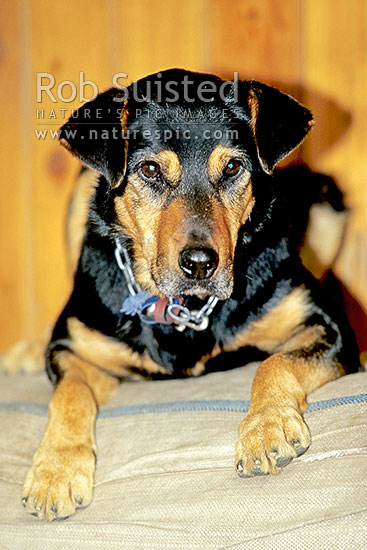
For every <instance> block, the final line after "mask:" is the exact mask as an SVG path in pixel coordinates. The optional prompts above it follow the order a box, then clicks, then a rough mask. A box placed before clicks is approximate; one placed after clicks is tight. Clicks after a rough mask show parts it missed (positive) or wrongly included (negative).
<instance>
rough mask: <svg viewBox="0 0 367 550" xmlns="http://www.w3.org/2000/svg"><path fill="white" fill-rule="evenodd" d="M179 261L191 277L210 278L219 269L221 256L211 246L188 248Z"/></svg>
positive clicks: (183, 269) (181, 253)
mask: <svg viewBox="0 0 367 550" xmlns="http://www.w3.org/2000/svg"><path fill="white" fill-rule="evenodd" d="M178 263H179V264H180V268H181V269H182V271H183V272H184V273H185V275H186V277H188V278H189V279H209V277H211V276H212V275H213V273H214V271H215V270H216V269H217V266H218V263H219V257H218V254H217V253H216V251H215V250H213V249H211V248H186V249H185V250H183V251H182V252H180V255H179V259H178Z"/></svg>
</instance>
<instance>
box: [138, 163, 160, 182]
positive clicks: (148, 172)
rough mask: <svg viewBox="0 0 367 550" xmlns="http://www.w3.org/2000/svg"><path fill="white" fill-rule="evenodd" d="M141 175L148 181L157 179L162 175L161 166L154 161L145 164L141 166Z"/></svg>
mask: <svg viewBox="0 0 367 550" xmlns="http://www.w3.org/2000/svg"><path fill="white" fill-rule="evenodd" d="M140 172H141V174H142V175H143V176H144V177H145V178H148V179H157V178H158V177H159V175H160V173H161V171H160V168H159V164H157V163H156V162H153V161H149V162H144V164H142V165H141V166H140Z"/></svg>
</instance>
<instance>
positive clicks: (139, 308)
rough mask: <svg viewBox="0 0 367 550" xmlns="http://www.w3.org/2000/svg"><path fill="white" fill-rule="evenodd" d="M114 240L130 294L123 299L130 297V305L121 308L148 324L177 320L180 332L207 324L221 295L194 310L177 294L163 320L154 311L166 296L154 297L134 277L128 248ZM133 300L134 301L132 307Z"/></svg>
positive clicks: (203, 327) (118, 263)
mask: <svg viewBox="0 0 367 550" xmlns="http://www.w3.org/2000/svg"><path fill="white" fill-rule="evenodd" d="M115 242H116V248H115V258H116V262H117V265H118V266H119V268H120V269H121V271H122V273H123V274H124V277H125V280H126V284H127V288H128V290H129V294H130V298H127V299H126V300H125V302H124V304H125V303H126V302H128V301H129V300H130V303H129V306H130V307H129V309H127V308H125V307H124V305H123V308H122V310H121V311H123V312H126V311H128V314H130V315H135V314H138V315H139V317H140V319H141V321H142V322H144V323H147V324H156V323H159V322H162V323H164V324H171V323H172V322H174V323H176V326H175V328H176V329H177V330H178V331H180V332H182V331H183V330H185V328H186V327H189V328H192V329H193V330H197V331H202V330H205V329H206V328H207V327H208V325H209V316H210V315H211V313H212V311H213V309H214V308H215V306H216V304H217V302H218V298H217V297H216V296H210V297H209V298H208V300H207V302H206V303H205V304H204V305H203V307H202V308H201V309H199V310H194V311H191V310H190V309H189V308H188V307H186V306H184V305H182V304H180V303H178V300H177V298H172V297H170V298H169V299H168V301H167V304H166V305H165V314H164V317H163V318H161V319H160V321H157V320H156V318H155V317H154V313H155V310H156V307H157V304H158V302H159V301H160V300H162V301H163V300H164V299H163V298H158V297H154V296H152V295H151V294H149V293H147V292H145V291H143V290H142V288H141V286H140V285H139V283H138V282H137V281H136V279H135V277H134V273H133V270H132V266H131V261H130V258H129V255H128V253H127V250H126V248H125V247H124V246H122V244H121V243H120V241H119V240H118V239H116V240H115ZM131 301H133V302H134V304H133V307H132V308H131ZM134 308H136V309H134Z"/></svg>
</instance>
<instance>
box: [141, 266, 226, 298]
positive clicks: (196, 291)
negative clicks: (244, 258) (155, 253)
mask: <svg viewBox="0 0 367 550" xmlns="http://www.w3.org/2000/svg"><path fill="white" fill-rule="evenodd" d="M152 278H153V280H154V283H155V286H156V287H157V289H158V291H159V294H160V295H161V296H165V297H177V298H179V297H182V298H183V299H185V298H186V297H187V298H188V297H196V298H198V299H200V300H205V299H207V298H209V297H211V296H213V297H215V298H218V299H219V300H227V299H228V298H229V297H230V296H231V294H232V291H233V276H232V269H230V268H227V269H222V270H220V271H218V273H217V274H216V275H215V276H213V277H211V278H210V279H206V280H196V279H187V278H184V277H181V276H178V275H177V271H176V270H174V269H166V270H165V272H164V275H163V276H158V277H156V276H155V275H154V273H152Z"/></svg>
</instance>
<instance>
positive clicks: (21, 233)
mask: <svg viewBox="0 0 367 550" xmlns="http://www.w3.org/2000/svg"><path fill="white" fill-rule="evenodd" d="M20 17H21V14H20V9H19V4H18V3H16V2H13V1H12V0H4V1H3V2H1V4H0V71H1V76H2V83H3V85H2V86H1V87H0V106H1V107H0V109H1V122H2V127H3V130H2V132H1V133H0V164H1V169H2V176H3V182H2V185H1V186H0V249H1V254H0V302H1V319H0V350H2V349H5V348H6V347H7V346H8V345H10V344H12V343H13V342H14V341H15V340H16V339H18V338H20V337H22V336H24V333H25V322H26V321H25V319H26V316H27V315H26V313H27V298H28V296H27V292H29V285H28V282H29V281H28V280H27V273H28V272H27V266H26V262H25V254H26V250H25V245H26V240H25V236H26V235H27V233H26V229H27V228H26V225H25V222H26V220H25V189H24V181H23V179H22V176H23V175H24V173H23V169H24V163H23V160H22V159H23V154H24V151H23V150H22V133H23V131H22V118H21V117H22V112H21V109H20V104H21V72H20V70H21V69H20V68H21V51H20V50H21V45H20V43H19V27H20ZM5 83H6V84H5Z"/></svg>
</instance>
